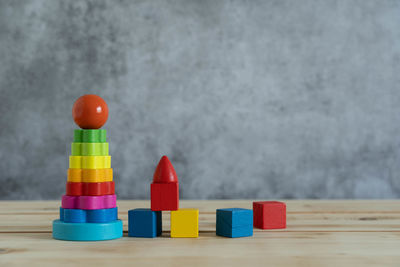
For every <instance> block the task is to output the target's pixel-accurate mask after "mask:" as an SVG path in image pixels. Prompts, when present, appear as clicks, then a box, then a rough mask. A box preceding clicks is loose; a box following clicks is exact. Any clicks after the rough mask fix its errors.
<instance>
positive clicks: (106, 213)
mask: <svg viewBox="0 0 400 267" xmlns="http://www.w3.org/2000/svg"><path fill="white" fill-rule="evenodd" d="M115 220H118V208H112V209H100V210H80V209H63V208H60V221H63V222H69V223H84V222H87V223H106V222H111V221H115Z"/></svg>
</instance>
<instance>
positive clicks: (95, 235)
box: [53, 220, 122, 241]
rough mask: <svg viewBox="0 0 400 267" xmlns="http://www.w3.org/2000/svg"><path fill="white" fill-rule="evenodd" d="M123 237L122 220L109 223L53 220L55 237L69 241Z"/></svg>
mask: <svg viewBox="0 0 400 267" xmlns="http://www.w3.org/2000/svg"><path fill="white" fill-rule="evenodd" d="M120 237H122V221H121V220H116V221H113V222H109V223H66V222H62V221H60V220H54V221H53V238H54V239H60V240H68V241H101V240H110V239H116V238H120Z"/></svg>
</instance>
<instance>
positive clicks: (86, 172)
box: [68, 168, 113, 183]
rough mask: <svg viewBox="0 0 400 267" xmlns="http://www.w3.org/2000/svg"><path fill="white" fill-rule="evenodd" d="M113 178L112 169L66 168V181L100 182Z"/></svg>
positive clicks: (109, 180)
mask: <svg viewBox="0 0 400 267" xmlns="http://www.w3.org/2000/svg"><path fill="white" fill-rule="evenodd" d="M112 180H113V169H111V168H108V169H68V182H75V183H101V182H111V181H112Z"/></svg>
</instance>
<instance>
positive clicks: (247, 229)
mask: <svg viewBox="0 0 400 267" xmlns="http://www.w3.org/2000/svg"><path fill="white" fill-rule="evenodd" d="M216 234H217V235H219V236H225V237H244V236H252V235H253V211H252V210H248V209H239V208H232V209H217V230H216Z"/></svg>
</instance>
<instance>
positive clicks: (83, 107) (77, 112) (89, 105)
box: [72, 95, 108, 129]
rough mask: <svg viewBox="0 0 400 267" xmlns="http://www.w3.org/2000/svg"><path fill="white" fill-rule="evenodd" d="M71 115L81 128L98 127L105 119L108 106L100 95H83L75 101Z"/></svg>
mask: <svg viewBox="0 0 400 267" xmlns="http://www.w3.org/2000/svg"><path fill="white" fill-rule="evenodd" d="M72 117H73V118H74V121H75V123H76V124H78V126H79V127H81V128H82V129H99V128H101V126H103V125H104V124H105V123H106V121H107V118H108V107H107V104H106V102H105V101H104V100H103V98H101V97H100V96H97V95H84V96H81V97H80V98H78V99H77V100H76V101H75V103H74V106H73V108H72Z"/></svg>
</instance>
